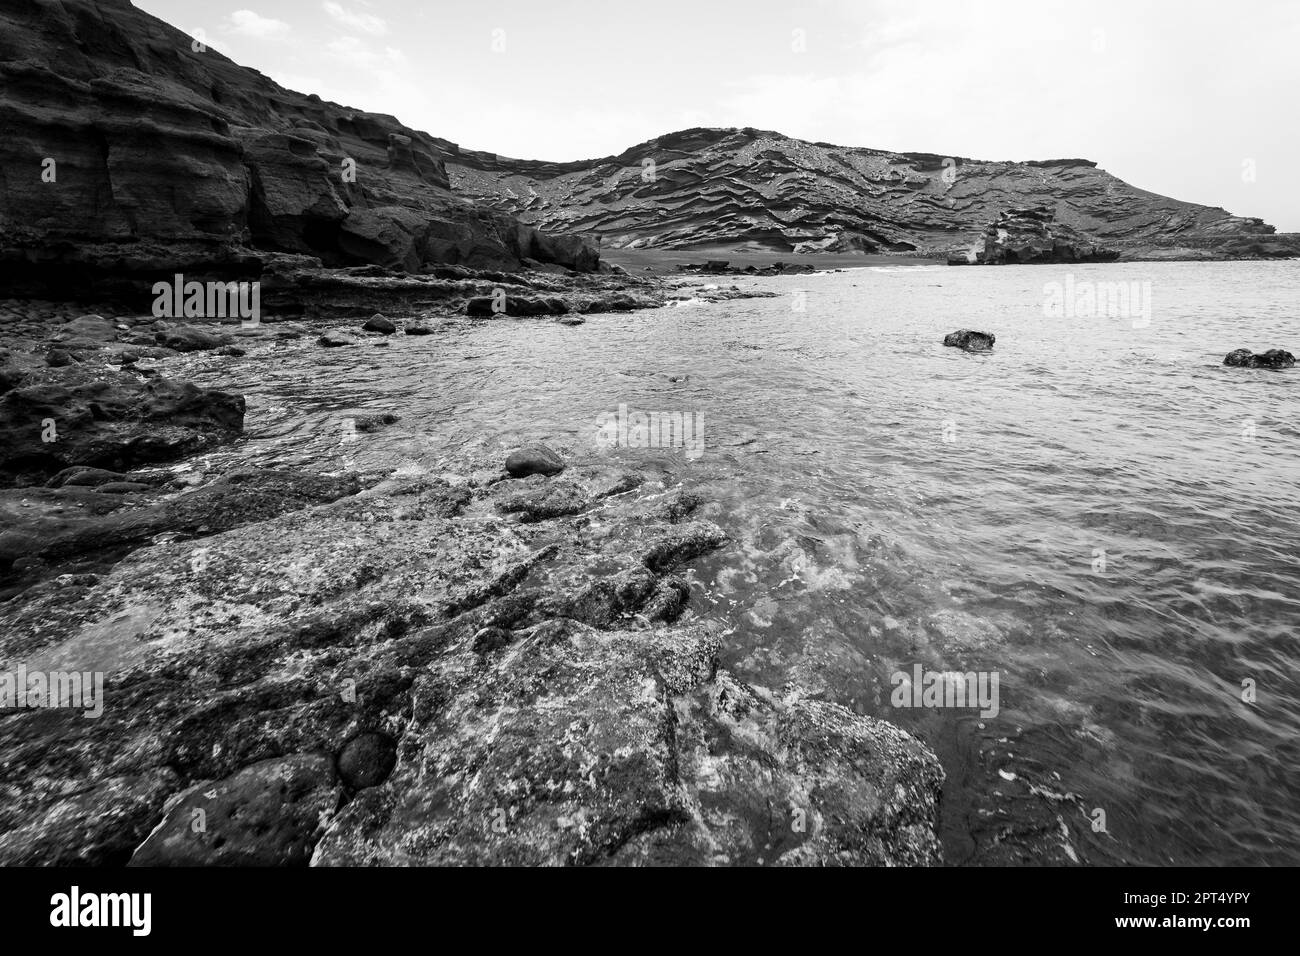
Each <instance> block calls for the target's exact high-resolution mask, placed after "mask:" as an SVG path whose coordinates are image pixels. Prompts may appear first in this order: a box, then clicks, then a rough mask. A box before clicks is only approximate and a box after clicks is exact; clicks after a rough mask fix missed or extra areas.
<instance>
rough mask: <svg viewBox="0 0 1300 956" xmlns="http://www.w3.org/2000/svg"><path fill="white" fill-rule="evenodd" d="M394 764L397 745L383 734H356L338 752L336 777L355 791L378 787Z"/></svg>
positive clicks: (386, 777)
mask: <svg viewBox="0 0 1300 956" xmlns="http://www.w3.org/2000/svg"><path fill="white" fill-rule="evenodd" d="M396 764H397V743H396V742H395V741H394V740H393V738H392V737H390V736H388V734H384V733H375V732H369V733H364V734H358V735H357V736H355V737H353V738H352V739H351V740H349V741H348V742H347V743H346V744H344V745H343V750H342V751H341V752H340V753H339V761H338V767H339V777H340V778H342V780H343V782H344V783H346V784H347V785H348V786H349V787H351V788H352V789H354V790H364V789H365V788H366V787H377V786H379V784H381V783H383V782H384V781H385V780H387V779H388V775H389V774H390V773H392V772H393V767H394V766H396Z"/></svg>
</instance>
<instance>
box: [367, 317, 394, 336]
mask: <svg viewBox="0 0 1300 956" xmlns="http://www.w3.org/2000/svg"><path fill="white" fill-rule="evenodd" d="M361 329H362V331H363V332H382V333H383V334H384V335H392V334H393V333H394V332H396V331H397V326H395V325H394V324H393V323H392V322H391V321H390V320H389V319H387V318H385V317H384V315H383V314H382V313H380V312H376V313H375V314H374V315H372V316H371V317H370V319H369V320H368V321H367V322H366V324H365V325H363V326H361Z"/></svg>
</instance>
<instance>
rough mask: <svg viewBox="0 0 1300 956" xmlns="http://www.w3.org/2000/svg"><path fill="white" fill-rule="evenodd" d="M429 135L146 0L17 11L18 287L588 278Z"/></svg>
mask: <svg viewBox="0 0 1300 956" xmlns="http://www.w3.org/2000/svg"><path fill="white" fill-rule="evenodd" d="M443 152H444V149H443V148H442V147H441V146H439V145H437V144H436V143H435V141H434V140H433V139H432V137H430V136H429V135H428V134H426V133H422V132H419V131H417V130H413V129H410V128H409V127H406V126H403V125H402V124H401V123H400V122H398V121H397V120H396V119H395V118H393V117H391V116H385V115H380V114H375V113H366V112H362V111H359V110H353V109H349V108H347V107H343V106H338V105H336V104H334V103H329V102H324V101H322V100H321V99H320V98H319V97H317V96H309V95H304V94H300V93H295V92H292V91H290V90H286V89H284V88H282V87H280V86H278V85H277V84H275V83H273V82H271V81H270V80H269V79H267V78H266V77H265V76H263V75H261V74H260V73H258V72H256V71H254V70H250V69H247V68H245V67H241V66H239V65H237V64H236V63H234V62H232V61H231V60H229V59H227V58H226V57H224V56H222V55H221V54H220V53H217V52H216V51H215V50H212V49H210V48H203V47H202V46H201V45H199V44H196V43H195V42H194V40H193V39H192V38H191V37H189V36H187V35H186V34H184V33H182V32H181V31H179V30H176V29H173V28H172V27H170V26H168V25H167V24H166V23H163V22H162V21H161V20H158V19H156V18H154V17H152V16H149V15H148V14H146V13H144V12H142V11H140V10H137V9H136V8H134V7H133V6H131V4H130V3H128V2H127V0H5V3H4V5H3V7H2V8H0V280H3V281H5V282H6V283H7V284H8V285H9V287H10V289H11V290H13V291H27V290H31V291H48V290H49V289H50V288H51V287H56V288H58V290H59V291H60V292H65V293H66V292H69V291H74V289H72V288H71V287H70V285H69V284H70V283H80V284H91V283H96V282H97V280H104V279H111V280H112V281H114V282H117V283H123V282H136V283H138V282H139V281H140V280H141V279H147V278H148V277H151V276H158V275H167V274H169V273H170V272H172V271H176V270H182V271H188V272H205V273H208V274H214V275H235V274H237V275H245V276H246V275H249V274H250V273H252V274H256V273H258V272H259V271H260V268H261V261H262V253H264V252H268V251H269V252H279V253H299V254H307V255H310V256H314V257H318V258H320V259H321V260H322V261H323V262H324V263H325V264H326V265H333V266H338V265H351V264H364V263H373V264H377V265H381V266H385V267H387V268H391V269H401V270H406V271H417V270H419V269H421V268H422V267H424V266H426V265H428V264H431V263H443V264H446V263H452V264H459V265H466V266H470V267H475V268H493V269H497V268H506V269H514V268H518V267H519V266H520V265H521V264H526V263H527V262H528V261H529V260H536V261H540V262H546V263H557V264H560V265H563V266H566V267H570V268H574V269H577V270H580V271H587V270H591V269H593V268H595V267H596V265H597V263H598V259H599V253H598V251H597V250H596V248H595V247H594V246H592V245H590V244H589V243H587V242H586V241H584V240H583V239H580V238H578V237H576V236H564V235H548V234H546V233H544V232H539V231H538V230H537V229H536V228H534V227H532V226H529V225H524V224H521V223H520V222H519V221H518V220H517V219H516V218H515V217H514V216H512V215H511V214H509V212H508V211H504V210H499V209H493V208H488V207H485V206H483V205H478V204H475V203H473V202H470V201H466V200H464V199H461V198H458V197H456V196H454V195H453V194H452V192H451V190H450V189H449V183H448V176H447V171H446V168H445V166H444V164H443V162H442V160H441V158H440V155H441V154H442V153H443Z"/></svg>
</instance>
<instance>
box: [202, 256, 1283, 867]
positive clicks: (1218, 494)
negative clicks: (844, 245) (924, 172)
mask: <svg viewBox="0 0 1300 956" xmlns="http://www.w3.org/2000/svg"><path fill="white" fill-rule="evenodd" d="M720 281H721V282H722V283H723V284H724V285H731V284H733V281H734V284H736V285H738V286H740V287H741V288H753V289H758V290H764V291H769V292H774V293H776V295H775V296H774V297H771V298H756V299H741V300H734V301H730V302H720V303H699V302H696V303H688V304H684V305H680V306H677V307H672V308H665V309H660V310H654V311H646V312H637V313H631V314H626V315H601V316H592V317H590V318H589V319H588V321H587V323H586V324H585V325H582V326H579V327H574V328H566V327H561V326H557V325H554V324H551V323H549V322H544V321H540V320H511V319H499V320H493V321H483V322H470V321H468V320H464V319H459V320H451V321H447V322H445V323H444V324H442V325H441V326H440V327H439V330H438V333H437V334H435V335H431V336H428V337H422V338H410V339H407V338H405V337H402V336H393V337H392V339H391V344H390V346H389V347H387V348H378V347H374V346H371V345H362V346H358V347H355V348H344V349H330V350H325V349H319V348H316V347H315V346H312V345H300V346H286V347H285V348H283V349H281V350H279V351H277V352H276V353H274V354H273V355H272V356H270V357H250V358H249V359H248V360H246V361H236V362H234V363H231V362H230V361H229V360H221V364H220V365H217V364H212V360H211V358H210V357H195V358H193V359H187V360H186V361H189V362H192V363H193V367H192V368H191V369H190V370H189V371H188V372H186V374H189V375H191V376H192V377H194V378H195V379H197V380H199V381H202V382H204V383H206V384H211V385H219V386H221V387H227V388H233V389H237V390H241V391H244V392H245V393H246V395H247V398H248V404H249V414H248V422H247V428H248V435H249V437H248V439H247V441H245V442H244V443H242V444H241V445H239V446H236V447H235V448H233V449H231V450H229V451H226V452H223V453H222V454H223V455H224V456H226V457H229V458H231V459H238V460H241V461H246V462H250V463H256V464H262V465H288V466H293V465H302V466H309V467H314V468H325V469H331V468H337V467H343V466H344V463H345V460H346V462H347V463H349V464H355V465H357V466H358V467H390V466H391V467H395V468H396V467H408V468H411V467H416V468H429V469H431V470H434V471H437V470H439V469H443V468H448V467H453V466H454V465H455V463H456V462H457V461H459V460H464V459H466V458H469V457H474V456H482V455H493V456H497V455H504V453H505V452H506V450H508V449H510V448H512V447H514V446H516V445H518V444H519V443H521V442H524V441H533V440H543V441H547V442H549V443H551V444H553V445H554V446H555V447H557V448H559V449H561V450H562V451H563V452H564V453H565V454H566V455H568V456H570V457H577V458H592V459H600V458H610V459H614V460H620V461H626V462H628V463H635V464H637V465H638V466H640V467H642V468H645V469H649V470H652V471H657V472H658V473H659V474H660V476H661V477H662V479H663V480H664V482H665V483H667V484H682V485H685V486H687V487H690V488H694V489H698V491H699V493H700V494H701V495H702V496H703V497H704V498H705V499H706V500H707V502H708V503H707V504H706V505H705V507H704V509H703V511H702V514H703V516H704V517H707V518H709V519H710V520H713V521H716V522H717V523H718V524H719V525H721V526H722V527H723V528H724V529H725V530H726V531H728V532H729V533H730V534H731V536H732V538H733V541H734V546H733V547H732V548H730V549H729V550H727V551H724V552H721V553H719V554H716V555H713V556H710V557H709V558H706V559H704V560H702V561H700V562H698V566H697V567H696V568H695V569H694V570H693V572H692V583H693V586H694V588H695V594H694V597H693V601H692V604H693V608H694V613H696V614H700V615H703V616H706V617H710V618H713V619H716V620H718V621H720V622H722V623H723V624H724V626H725V627H726V629H727V637H726V646H725V650H724V664H725V665H726V666H728V667H730V668H732V669H733V670H734V671H735V672H736V673H737V674H738V675H739V676H740V677H741V678H743V679H745V680H749V681H751V682H753V683H757V684H762V685H764V686H767V687H772V688H781V687H785V686H787V685H790V686H798V687H800V688H802V689H804V690H805V691H806V692H809V693H816V694H819V695H822V696H824V697H826V698H827V699H831V700H836V701H839V702H841V703H844V704H845V705H847V706H850V707H852V708H854V709H855V710H857V711H859V712H861V713H865V714H871V715H875V716H879V717H883V718H885V719H889V720H893V721H895V722H897V723H899V724H901V725H903V726H905V727H907V728H908V729H909V730H911V731H913V732H914V733H916V734H918V735H919V736H920V737H922V738H923V739H925V740H926V741H927V742H928V743H929V744H930V745H931V746H932V747H933V748H934V749H935V751H936V753H938V755H939V756H940V759H941V760H942V762H943V764H944V767H945V770H946V772H947V775H948V780H947V784H946V787H945V794H944V800H943V807H942V814H943V818H942V821H941V830H942V833H941V835H942V839H943V843H944V848H945V853H946V856H947V859H948V860H949V862H950V863H953V864H980V863H1009V862H1069V861H1071V860H1077V861H1079V862H1081V863H1085V864H1087V863H1091V864H1114V863H1122V862H1127V863H1141V864H1161V863H1186V864H1204V865H1215V864H1248V865H1249V864H1283V863H1288V864H1296V863H1300V746H1298V744H1297V741H1298V740H1300V677H1298V676H1297V675H1298V674H1300V543H1298V539H1297V520H1296V519H1297V505H1298V503H1300V459H1298V457H1297V452H1298V451H1300V368H1297V369H1293V370H1290V371H1282V372H1271V371H1255V370H1245V369H1236V368H1226V367H1224V366H1223V365H1222V364H1221V363H1222V360H1223V356H1224V355H1225V354H1226V353H1227V352H1228V351H1230V350H1231V349H1234V348H1238V347H1249V348H1252V349H1254V350H1255V351H1263V350H1264V349H1267V348H1272V347H1280V348H1289V349H1290V350H1291V351H1293V352H1297V353H1300V322H1298V321H1297V320H1298V318H1300V316H1298V315H1297V304H1298V303H1300V262H1276V263H1208V264H1201V263H1153V264H1148V263H1131V264H1104V265H1081V266H1074V267H1048V266H1041V267H1018V268H1017V267H1006V268H950V267H947V266H919V267H899V268H867V269H857V270H849V271H844V272H837V273H828V274H822V275H815V276H788V277H774V278H759V279H755V278H745V279H738V280H732V279H730V278H724V279H722V280H720ZM1116 283H1123V284H1124V287H1125V288H1126V289H1127V290H1129V296H1128V300H1127V302H1118V303H1117V306H1118V307H1117V308H1116V309H1115V310H1114V312H1116V313H1118V314H1100V315H1098V314H1096V309H1095V308H1090V302H1089V299H1088V295H1089V294H1090V293H1091V294H1092V295H1093V296H1094V298H1095V297H1096V296H1097V295H1103V294H1105V293H1107V292H1108V291H1110V292H1113V291H1115V290H1116V289H1117V288H1118V287H1117V286H1115V285H1114V284H1116ZM1062 299H1064V300H1065V301H1062ZM362 319H363V317H360V316H359V317H358V324H359V323H360V321H361V320H362ZM959 328H970V329H979V330H984V331H988V332H992V333H994V334H996V336H997V345H996V347H995V349H994V350H993V351H992V352H991V353H988V354H968V353H964V352H961V351H959V350H956V349H950V348H944V347H943V346H942V345H941V341H942V338H943V336H944V335H945V334H946V333H948V332H950V331H953V330H955V329H959ZM621 406H622V407H625V410H626V412H627V414H628V415H629V416H630V415H631V414H632V413H634V412H666V413H675V412H680V413H682V414H683V415H689V416H695V417H694V418H693V419H692V421H693V422H694V423H695V424H696V426H697V429H699V433H700V434H702V436H703V446H702V449H700V451H701V453H700V454H699V455H698V456H694V455H688V454H687V449H684V448H681V447H672V446H671V445H669V446H668V447H651V448H633V447H615V448H609V447H606V446H605V445H602V444H601V442H600V441H599V438H598V432H597V425H598V423H599V422H600V420H601V417H602V416H603V415H617V414H618V413H619V409H620V407H621ZM376 411H392V412H396V413H398V414H400V415H401V416H402V420H401V421H400V422H399V423H398V424H396V425H393V426H391V427H389V428H386V429H384V430H381V431H378V432H375V433H371V434H363V435H360V436H358V440H357V441H355V442H347V441H342V440H341V436H342V434H343V427H344V426H343V425H342V422H343V421H344V420H345V419H346V418H347V417H349V416H352V415H356V414H365V413H373V412H376ZM633 424H634V423H633ZM917 666H920V667H921V668H922V673H923V674H924V673H935V672H951V671H956V672H961V673H973V674H976V675H983V676H984V677H985V678H991V677H992V676H994V675H995V676H996V678H997V681H998V708H997V713H996V715H993V714H991V713H986V715H984V716H981V714H980V712H979V711H978V709H977V708H972V707H920V708H913V707H899V706H895V701H894V698H895V694H894V691H895V688H896V687H897V686H898V685H899V678H898V677H897V676H896V675H898V674H900V673H903V674H908V675H912V674H914V668H915V667H917ZM909 699H910V697H909Z"/></svg>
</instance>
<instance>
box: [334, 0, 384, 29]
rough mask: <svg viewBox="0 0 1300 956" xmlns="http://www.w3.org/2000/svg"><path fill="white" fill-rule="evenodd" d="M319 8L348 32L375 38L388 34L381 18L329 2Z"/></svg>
mask: <svg viewBox="0 0 1300 956" xmlns="http://www.w3.org/2000/svg"><path fill="white" fill-rule="evenodd" d="M321 6H323V7H324V8H325V12H326V13H328V14H329V15H330V19H332V20H333V21H334V22H335V23H337V24H339V25H340V26H343V27H346V28H347V29H349V30H359V31H361V32H362V33H369V34H370V35H371V36H375V37H381V36H383V35H384V34H385V33H387V32H388V21H387V20H385V19H384V18H383V17H377V16H375V15H374V14H372V13H360V12H358V11H356V10H349V9H348V8H347V7H345V6H343V5H342V4H341V3H333V2H330V0H327V2H325V3H323V4H321Z"/></svg>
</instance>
